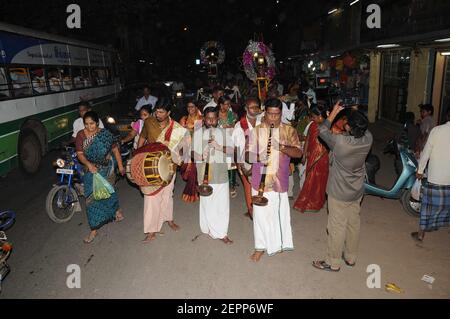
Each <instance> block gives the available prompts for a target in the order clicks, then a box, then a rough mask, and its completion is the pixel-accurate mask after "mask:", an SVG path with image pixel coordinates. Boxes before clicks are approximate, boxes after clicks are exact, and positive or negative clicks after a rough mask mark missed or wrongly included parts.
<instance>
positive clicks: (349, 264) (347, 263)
mask: <svg viewBox="0 0 450 319" xmlns="http://www.w3.org/2000/svg"><path fill="white" fill-rule="evenodd" d="M344 262H345V264H346V265H347V266H349V267H355V265H356V263H352V264H351V263H349V262H348V261H347V260H345V259H344Z"/></svg>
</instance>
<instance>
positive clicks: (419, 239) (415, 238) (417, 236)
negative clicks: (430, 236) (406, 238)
mask: <svg viewBox="0 0 450 319" xmlns="http://www.w3.org/2000/svg"><path fill="white" fill-rule="evenodd" d="M411 237H412V238H413V239H414V240H416V241H419V242H422V241H423V237H421V236H419V232H417V231H416V232H413V233H411Z"/></svg>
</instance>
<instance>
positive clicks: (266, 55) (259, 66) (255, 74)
mask: <svg viewBox="0 0 450 319" xmlns="http://www.w3.org/2000/svg"><path fill="white" fill-rule="evenodd" d="M242 64H243V66H244V71H245V74H246V75H247V77H248V78H249V79H250V80H251V81H253V82H254V83H256V85H257V86H258V97H259V99H260V100H261V102H264V100H265V99H266V98H267V92H268V91H269V83H270V81H272V80H273V78H274V77H275V57H274V55H273V53H272V50H270V48H269V47H268V46H267V45H265V44H264V43H263V42H257V41H252V40H250V41H249V44H248V46H247V48H246V49H245V51H244V54H243V57H242Z"/></svg>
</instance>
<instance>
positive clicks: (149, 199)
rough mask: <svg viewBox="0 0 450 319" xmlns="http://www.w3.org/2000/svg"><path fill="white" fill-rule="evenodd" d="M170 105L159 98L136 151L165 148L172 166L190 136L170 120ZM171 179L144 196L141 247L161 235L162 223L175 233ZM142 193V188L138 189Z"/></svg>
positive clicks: (177, 160)
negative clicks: (147, 147) (147, 146)
mask: <svg viewBox="0 0 450 319" xmlns="http://www.w3.org/2000/svg"><path fill="white" fill-rule="evenodd" d="M170 110H171V101H170V100H169V99H167V98H161V99H159V100H158V101H157V103H156V106H155V117H156V118H155V117H152V116H151V117H149V118H147V119H146V120H145V123H144V128H143V129H142V132H141V135H140V137H139V141H138V149H139V148H140V147H142V146H144V144H145V143H147V144H151V143H155V142H159V143H162V144H164V145H166V146H167V147H168V148H169V150H170V151H171V154H172V160H173V161H174V162H175V164H177V165H180V164H181V156H180V150H182V149H184V148H185V147H186V146H188V145H189V141H190V134H189V132H188V131H187V130H186V129H185V128H184V127H182V126H181V125H180V124H179V123H177V122H175V121H174V120H172V119H171V118H170ZM175 175H176V174H174V175H173V178H172V181H171V182H170V184H169V185H167V186H165V187H163V188H162V189H161V190H160V191H159V192H158V193H156V194H152V195H145V196H144V233H145V234H146V237H145V239H144V240H143V241H144V243H147V242H150V241H151V240H153V239H155V236H156V233H160V232H161V228H162V225H163V224H164V222H168V224H169V227H170V228H172V229H173V230H175V231H176V230H178V229H179V226H178V225H177V224H175V223H174V221H173V188H174V184H175ZM141 190H143V188H141Z"/></svg>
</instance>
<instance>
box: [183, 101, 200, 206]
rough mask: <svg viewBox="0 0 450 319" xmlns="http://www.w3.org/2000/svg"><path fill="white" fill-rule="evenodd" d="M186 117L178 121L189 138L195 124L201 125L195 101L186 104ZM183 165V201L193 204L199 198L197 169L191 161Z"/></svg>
mask: <svg viewBox="0 0 450 319" xmlns="http://www.w3.org/2000/svg"><path fill="white" fill-rule="evenodd" d="M187 111H188V115H186V116H183V117H182V118H181V120H180V124H181V126H183V127H184V128H186V129H188V131H189V133H190V134H191V138H192V136H193V135H194V129H195V126H196V125H197V124H199V125H200V127H201V125H202V120H203V116H202V113H201V112H200V110H199V109H198V103H197V102H196V101H188V103H187ZM192 160H193V159H192V158H191V161H190V162H189V163H184V164H183V165H182V166H181V168H180V171H181V177H182V178H183V180H184V181H185V182H186V186H185V187H184V190H183V197H182V198H183V201H185V202H188V203H194V202H196V201H198V200H199V199H200V198H199V196H198V183H197V167H196V165H195V163H194V162H193V161H192Z"/></svg>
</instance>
